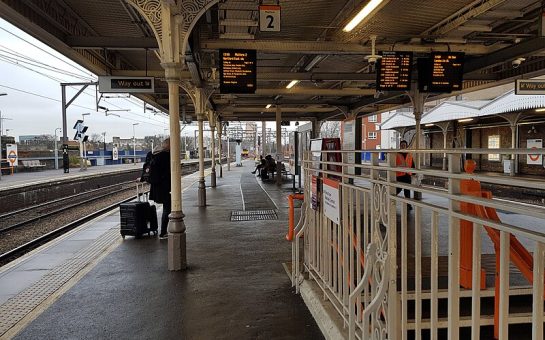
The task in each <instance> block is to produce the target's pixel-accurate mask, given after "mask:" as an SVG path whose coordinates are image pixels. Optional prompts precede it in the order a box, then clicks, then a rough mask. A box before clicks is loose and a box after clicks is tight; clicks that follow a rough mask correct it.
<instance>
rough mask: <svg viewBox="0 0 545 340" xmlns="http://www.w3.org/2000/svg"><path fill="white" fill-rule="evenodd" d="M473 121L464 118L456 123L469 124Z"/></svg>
mask: <svg viewBox="0 0 545 340" xmlns="http://www.w3.org/2000/svg"><path fill="white" fill-rule="evenodd" d="M472 120H473V118H464V119H458V122H459V123H467V122H471V121H472Z"/></svg>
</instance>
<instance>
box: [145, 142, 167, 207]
mask: <svg viewBox="0 0 545 340" xmlns="http://www.w3.org/2000/svg"><path fill="white" fill-rule="evenodd" d="M153 158H154V167H153V168H152V170H151V171H153V172H155V171H157V172H158V173H159V174H160V181H159V183H157V184H151V189H150V197H149V198H150V199H151V200H153V201H155V202H157V203H164V202H167V201H170V151H160V152H158V153H154V155H153Z"/></svg>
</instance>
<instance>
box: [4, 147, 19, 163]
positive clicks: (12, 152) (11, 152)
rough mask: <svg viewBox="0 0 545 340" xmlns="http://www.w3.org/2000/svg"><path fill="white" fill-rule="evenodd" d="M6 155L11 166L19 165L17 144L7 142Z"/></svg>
mask: <svg viewBox="0 0 545 340" xmlns="http://www.w3.org/2000/svg"><path fill="white" fill-rule="evenodd" d="M6 155H7V157H8V162H9V166H18V165H19V162H18V156H17V144H6Z"/></svg>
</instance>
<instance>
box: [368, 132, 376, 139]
mask: <svg viewBox="0 0 545 340" xmlns="http://www.w3.org/2000/svg"><path fill="white" fill-rule="evenodd" d="M367 138H369V139H377V133H376V132H369V133H368V134H367Z"/></svg>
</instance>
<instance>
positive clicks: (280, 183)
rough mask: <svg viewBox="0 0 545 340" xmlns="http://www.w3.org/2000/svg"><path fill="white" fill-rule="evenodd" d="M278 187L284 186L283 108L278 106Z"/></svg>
mask: <svg viewBox="0 0 545 340" xmlns="http://www.w3.org/2000/svg"><path fill="white" fill-rule="evenodd" d="M276 155H277V156H276V185H282V159H283V158H284V153H283V152H282V107H281V106H280V105H276Z"/></svg>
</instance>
